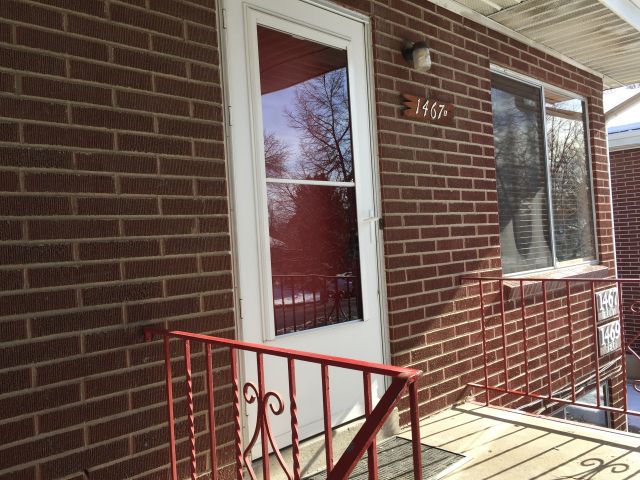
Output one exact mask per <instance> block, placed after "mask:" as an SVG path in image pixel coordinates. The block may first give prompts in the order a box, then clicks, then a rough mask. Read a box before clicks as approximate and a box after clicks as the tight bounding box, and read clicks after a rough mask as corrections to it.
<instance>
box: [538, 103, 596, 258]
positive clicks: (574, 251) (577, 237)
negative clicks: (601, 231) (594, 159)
mask: <svg viewBox="0 0 640 480" xmlns="http://www.w3.org/2000/svg"><path fill="white" fill-rule="evenodd" d="M545 108H546V129H547V152H548V158H549V167H550V172H551V202H552V205H553V226H554V235H555V242H556V258H557V259H558V261H560V262H562V261H567V260H575V259H583V258H595V255H596V252H595V244H594V242H595V240H594V239H595V237H594V231H593V203H592V196H591V176H590V173H589V163H588V159H589V155H588V154H587V142H586V128H585V123H586V122H585V117H584V108H583V102H582V101H581V100H578V99H576V98H570V97H567V96H566V95H563V94H559V93H556V92H553V91H550V90H545Z"/></svg>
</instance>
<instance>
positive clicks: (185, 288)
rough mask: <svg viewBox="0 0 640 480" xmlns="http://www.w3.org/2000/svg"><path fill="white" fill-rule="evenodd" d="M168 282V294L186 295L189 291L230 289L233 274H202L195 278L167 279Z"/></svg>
mask: <svg viewBox="0 0 640 480" xmlns="http://www.w3.org/2000/svg"><path fill="white" fill-rule="evenodd" d="M166 283H167V294H168V295H185V294H188V293H196V292H209V291H214V290H222V289H230V288H231V276H230V275H228V274H220V275H200V276H198V277H195V278H180V279H175V280H167V282H166Z"/></svg>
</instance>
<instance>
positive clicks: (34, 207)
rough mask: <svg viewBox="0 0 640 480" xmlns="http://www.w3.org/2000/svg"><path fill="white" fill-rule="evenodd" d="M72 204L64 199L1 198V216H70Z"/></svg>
mask: <svg viewBox="0 0 640 480" xmlns="http://www.w3.org/2000/svg"><path fill="white" fill-rule="evenodd" d="M70 213H71V204H70V202H69V199H68V198H64V197H36V196H31V195H22V196H20V197H0V215H2V216H12V217H14V216H43V215H69V214H70Z"/></svg>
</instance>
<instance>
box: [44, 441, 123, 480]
mask: <svg viewBox="0 0 640 480" xmlns="http://www.w3.org/2000/svg"><path fill="white" fill-rule="evenodd" d="M127 455H128V443H127V440H126V439H121V440H117V441H115V442H109V443H107V444H104V445H100V446H98V447H94V448H84V449H83V450H82V451H80V452H75V453H73V454H71V455H65V456H63V457H62V458H57V459H55V460H52V461H49V462H46V463H44V464H42V465H40V471H41V472H42V476H43V478H62V477H65V476H67V475H69V474H71V473H75V472H78V473H79V477H78V479H82V478H83V477H84V478H86V475H85V473H84V472H87V471H92V470H93V469H94V468H95V467H97V466H99V465H103V464H107V463H110V462H113V461H116V460H118V459H120V458H123V457H126V456H127Z"/></svg>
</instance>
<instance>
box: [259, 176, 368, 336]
mask: <svg viewBox="0 0 640 480" xmlns="http://www.w3.org/2000/svg"><path fill="white" fill-rule="evenodd" d="M267 198H268V209H269V243H270V251H271V273H272V276H273V311H274V317H275V329H276V334H277V335H281V334H283V333H289V332H294V331H299V330H307V329H310V328H316V327H321V326H324V325H331V324H335V323H341V322H346V321H349V320H355V319H359V318H362V298H361V287H360V255H359V249H358V230H357V219H356V208H355V188H353V187H334V186H320V185H296V184H282V183H270V184H267Z"/></svg>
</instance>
